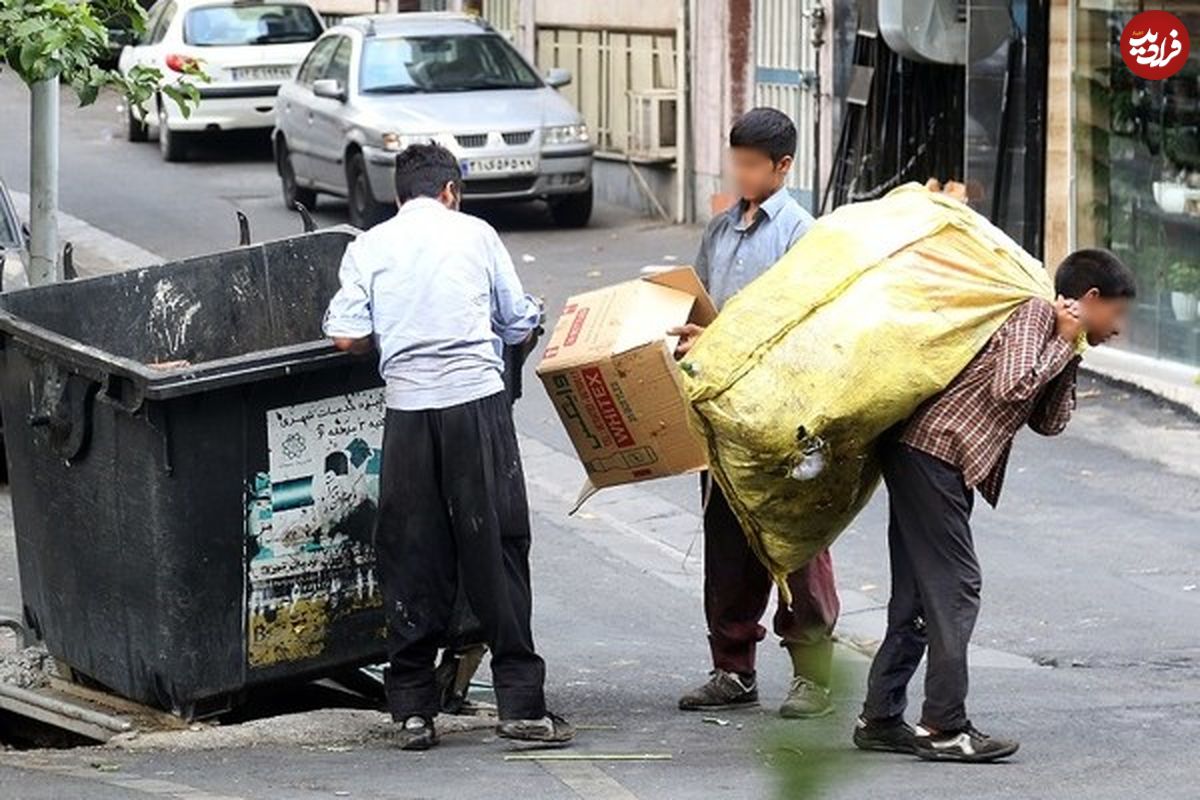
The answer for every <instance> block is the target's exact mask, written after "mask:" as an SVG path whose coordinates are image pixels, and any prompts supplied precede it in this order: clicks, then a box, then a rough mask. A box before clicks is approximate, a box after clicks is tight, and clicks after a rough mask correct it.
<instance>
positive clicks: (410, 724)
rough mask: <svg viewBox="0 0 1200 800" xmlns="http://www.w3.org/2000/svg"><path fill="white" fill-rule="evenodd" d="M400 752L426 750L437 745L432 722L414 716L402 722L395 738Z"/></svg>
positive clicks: (425, 718) (436, 736)
mask: <svg viewBox="0 0 1200 800" xmlns="http://www.w3.org/2000/svg"><path fill="white" fill-rule="evenodd" d="M397 742H398V744H399V745H400V749H401V750H428V749H429V748H431V747H433V746H434V745H435V744H437V743H438V735H437V729H435V728H434V727H433V720H431V719H429V718H427V717H422V716H420V715H417V714H414V715H413V716H411V717H409V718H408V719H406V720H404V724H403V725H401V726H400V735H399V737H398V738H397Z"/></svg>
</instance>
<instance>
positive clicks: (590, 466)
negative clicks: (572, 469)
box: [587, 447, 658, 472]
mask: <svg viewBox="0 0 1200 800" xmlns="http://www.w3.org/2000/svg"><path fill="white" fill-rule="evenodd" d="M657 460H658V455H657V454H655V452H654V450H653V449H652V448H650V447H634V448H632V449H630V450H622V451H621V452H619V453H615V454H613V455H611V456H608V457H607V458H594V459H592V460H591V461H589V462H587V471H588V472H611V471H612V470H616V469H637V468H639V467H645V466H648V465H650V464H653V463H654V462H655V461H657Z"/></svg>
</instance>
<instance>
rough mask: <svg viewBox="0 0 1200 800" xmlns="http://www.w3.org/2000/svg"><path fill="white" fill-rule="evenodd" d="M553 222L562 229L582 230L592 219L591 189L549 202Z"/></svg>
mask: <svg viewBox="0 0 1200 800" xmlns="http://www.w3.org/2000/svg"><path fill="white" fill-rule="evenodd" d="M550 213H551V215H553V216H554V222H555V223H556V224H557V225H559V227H563V228H582V227H584V226H585V225H587V224H588V221H589V220H590V219H591V218H592V188H591V187H590V186H589V187H588V190H587V191H586V192H579V193H578V194H568V195H564V196H563V197H562V199H557V200H551V201H550Z"/></svg>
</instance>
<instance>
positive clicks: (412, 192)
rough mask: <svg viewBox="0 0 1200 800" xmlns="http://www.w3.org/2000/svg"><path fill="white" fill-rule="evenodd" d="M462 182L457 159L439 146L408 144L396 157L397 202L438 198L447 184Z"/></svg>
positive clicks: (459, 183) (459, 184) (457, 184)
mask: <svg viewBox="0 0 1200 800" xmlns="http://www.w3.org/2000/svg"><path fill="white" fill-rule="evenodd" d="M451 181H453V182H454V183H455V185H456V186H460V188H461V183H462V170H461V169H459V166H458V159H456V158H455V157H454V155H453V154H452V153H451V152H450V151H449V150H447V149H446V148H444V147H442V146H441V145H440V144H433V143H430V144H410V145H409V146H408V147H406V148H404V149H403V150H401V151H400V152H399V154H397V156H396V199H397V200H399V201H400V202H401V203H402V204H403V203H407V202H408V201H409V200H412V199H413V198H414V197H437V196H438V194H440V193H441V191H442V188H443V187H445V185H446V184H447V183H450V182H451Z"/></svg>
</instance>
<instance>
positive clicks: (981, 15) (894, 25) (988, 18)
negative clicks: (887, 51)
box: [879, 0, 1012, 64]
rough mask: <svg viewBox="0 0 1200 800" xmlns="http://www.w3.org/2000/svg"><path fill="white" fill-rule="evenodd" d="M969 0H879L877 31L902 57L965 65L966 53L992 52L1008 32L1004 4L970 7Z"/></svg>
mask: <svg viewBox="0 0 1200 800" xmlns="http://www.w3.org/2000/svg"><path fill="white" fill-rule="evenodd" d="M968 2H969V0H879V32H880V33H881V34H883V40H884V41H885V42H887V44H888V47H890V48H892V49H893V50H895V51H896V52H897V53H899V54H900V55H902V56H904V57H905V58H908V59H911V60H913V61H924V62H927V63H933V64H966V63H967V52H968V47H967V37H968V35H969V36H970V41H971V46H970V52H971V53H973V54H975V56H976V58H983V57H985V56H989V55H991V54H992V53H994V52H996V48H998V47H999V46H1000V45H1001V44H1002V43H1003V42H1004V40H1005V39H1007V38H1008V36H1009V33H1010V32H1011V31H1012V20H1011V19H1010V17H1009V15H1008V9H1007V8H1005V7H999V8H997V7H995V6H991V7H985V8H973V9H971V11H970V25H968V24H967V5H968Z"/></svg>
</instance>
